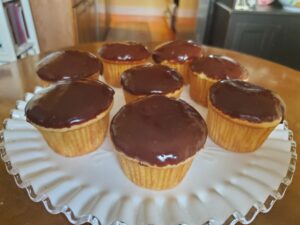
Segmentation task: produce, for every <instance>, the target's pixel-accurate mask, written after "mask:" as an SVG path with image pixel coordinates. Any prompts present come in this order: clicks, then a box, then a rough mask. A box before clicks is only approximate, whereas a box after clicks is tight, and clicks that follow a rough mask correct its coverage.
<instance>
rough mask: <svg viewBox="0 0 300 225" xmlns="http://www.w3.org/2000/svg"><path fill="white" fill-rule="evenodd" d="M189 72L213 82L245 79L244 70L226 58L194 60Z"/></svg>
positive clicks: (208, 57) (213, 56)
mask: <svg viewBox="0 0 300 225" xmlns="http://www.w3.org/2000/svg"><path fill="white" fill-rule="evenodd" d="M191 70H192V71H193V72H196V73H204V74H205V75H206V76H207V77H210V78H212V79H215V80H225V79H246V78H247V72H246V69H245V68H243V67H242V66H241V65H240V64H239V63H238V62H236V61H235V60H233V59H231V58H229V57H226V56H218V55H209V56H207V57H203V58H199V59H196V60H194V61H193V62H192V63H191Z"/></svg>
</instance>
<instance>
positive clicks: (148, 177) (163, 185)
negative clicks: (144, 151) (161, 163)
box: [117, 152, 194, 190]
mask: <svg viewBox="0 0 300 225" xmlns="http://www.w3.org/2000/svg"><path fill="white" fill-rule="evenodd" d="M117 155H118V159H119V162H120V165H121V168H122V170H123V172H124V174H125V175H126V176H127V177H128V178H129V180H131V181H132V182H133V183H135V184H136V185H138V186H140V187H143V188H147V189H153V190H164V189H170V188H173V187H175V186H176V185H178V184H179V183H180V182H181V181H182V179H183V178H184V176H185V175H186V173H187V171H188V169H189V168H190V166H191V165H192V162H193V158H194V157H191V158H189V159H187V160H185V161H184V162H182V163H179V164H178V165H174V166H173V165H172V166H165V167H157V166H152V165H147V164H143V163H141V162H139V161H138V160H135V159H131V158H129V157H127V156H126V155H124V154H123V153H120V152H118V153H117Z"/></svg>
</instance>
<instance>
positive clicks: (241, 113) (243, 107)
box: [209, 80, 284, 123]
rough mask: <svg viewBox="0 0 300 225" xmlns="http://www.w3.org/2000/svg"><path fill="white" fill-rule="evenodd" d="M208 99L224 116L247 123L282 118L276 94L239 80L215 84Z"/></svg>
mask: <svg viewBox="0 0 300 225" xmlns="http://www.w3.org/2000/svg"><path fill="white" fill-rule="evenodd" d="M209 98H210V101H211V103H212V105H213V106H214V107H216V108H217V109H219V110H221V111H222V112H223V113H224V114H226V115H229V116H231V117H233V118H237V119H242V120H247V121H249V122H254V123H261V122H272V121H274V120H277V119H282V118H283V116H284V115H283V114H284V105H283V102H282V100H281V99H280V98H279V97H278V96H277V95H276V94H274V93H273V92H272V91H270V90H267V89H265V88H262V87H259V86H257V85H254V84H251V83H248V82H244V81H240V80H223V81H219V82H217V83H215V84H214V85H213V86H212V87H211V89H210V96H209Z"/></svg>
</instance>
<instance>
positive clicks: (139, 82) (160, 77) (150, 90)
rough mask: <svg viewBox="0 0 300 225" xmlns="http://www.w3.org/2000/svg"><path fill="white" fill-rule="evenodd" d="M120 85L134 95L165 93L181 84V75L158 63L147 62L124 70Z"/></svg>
mask: <svg viewBox="0 0 300 225" xmlns="http://www.w3.org/2000/svg"><path fill="white" fill-rule="evenodd" d="M121 84H122V87H123V88H124V89H125V90H126V91H128V92H130V93H131V94H135V95H149V94H166V93H170V92H174V91H176V90H178V89H180V88H181V87H182V86H183V79H182V77H181V76H180V75H179V74H178V73H177V72H176V71H175V70H173V69H171V68H169V67H167V66H163V65H160V64H156V65H154V64H148V65H141V66H136V67H133V68H131V69H129V70H126V71H125V72H124V73H123V74H122V76H121Z"/></svg>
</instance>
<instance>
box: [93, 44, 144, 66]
mask: <svg viewBox="0 0 300 225" xmlns="http://www.w3.org/2000/svg"><path fill="white" fill-rule="evenodd" d="M99 55H100V57H102V58H103V59H107V60H113V61H125V62H126V61H139V60H143V59H147V58H148V57H149V56H150V52H149V51H148V49H147V48H146V47H145V46H144V45H142V44H139V43H135V42H123V43H107V44H104V45H103V46H102V47H101V48H100V50H99Z"/></svg>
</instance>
